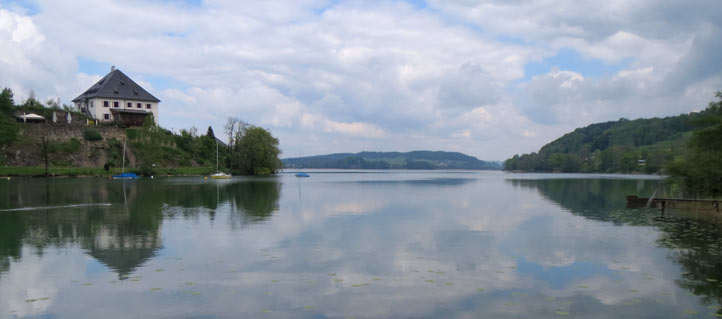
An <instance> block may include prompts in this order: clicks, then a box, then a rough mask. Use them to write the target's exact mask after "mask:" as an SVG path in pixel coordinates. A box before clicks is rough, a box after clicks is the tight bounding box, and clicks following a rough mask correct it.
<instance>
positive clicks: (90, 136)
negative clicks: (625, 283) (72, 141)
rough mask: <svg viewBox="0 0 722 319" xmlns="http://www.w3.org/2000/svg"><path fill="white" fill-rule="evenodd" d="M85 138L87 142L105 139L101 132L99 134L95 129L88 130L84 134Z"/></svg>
mask: <svg viewBox="0 0 722 319" xmlns="http://www.w3.org/2000/svg"><path fill="white" fill-rule="evenodd" d="M83 138H85V140H86V141H91V142H92V141H100V140H102V139H103V136H102V135H100V132H98V131H97V130H95V129H92V128H86V129H85V131H84V132H83Z"/></svg>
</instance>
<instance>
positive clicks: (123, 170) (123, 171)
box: [121, 140, 128, 174]
mask: <svg viewBox="0 0 722 319" xmlns="http://www.w3.org/2000/svg"><path fill="white" fill-rule="evenodd" d="M127 141H128V140H123V169H122V171H121V174H122V173H125V142H127Z"/></svg>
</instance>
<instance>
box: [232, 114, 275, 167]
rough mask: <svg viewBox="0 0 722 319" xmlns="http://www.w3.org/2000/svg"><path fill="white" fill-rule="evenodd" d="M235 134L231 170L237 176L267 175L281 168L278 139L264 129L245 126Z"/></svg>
mask: <svg viewBox="0 0 722 319" xmlns="http://www.w3.org/2000/svg"><path fill="white" fill-rule="evenodd" d="M240 133H241V134H237V135H236V136H237V138H236V139H235V144H234V145H233V149H232V153H231V169H232V170H233V171H234V172H235V173H237V174H244V175H268V174H275V173H276V172H278V170H279V169H280V168H281V160H280V159H279V158H278V155H279V154H280V153H281V151H280V150H279V149H278V139H277V138H275V137H273V135H271V132H269V131H267V130H266V129H263V128H260V127H257V126H252V125H247V126H245V127H244V128H243V129H242V130H241V132H240Z"/></svg>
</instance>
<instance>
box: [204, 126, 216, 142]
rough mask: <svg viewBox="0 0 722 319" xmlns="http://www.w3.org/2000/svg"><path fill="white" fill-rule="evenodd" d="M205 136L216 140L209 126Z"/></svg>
mask: <svg viewBox="0 0 722 319" xmlns="http://www.w3.org/2000/svg"><path fill="white" fill-rule="evenodd" d="M206 136H208V137H210V138H212V139H215V138H216V134H215V133H213V128H212V127H211V126H210V125H209V126H208V131H207V132H206Z"/></svg>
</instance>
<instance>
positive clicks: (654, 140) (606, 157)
mask: <svg viewBox="0 0 722 319" xmlns="http://www.w3.org/2000/svg"><path fill="white" fill-rule="evenodd" d="M702 114H704V111H703V112H697V113H695V112H693V113H689V114H681V115H677V116H670V117H665V118H649V119H636V120H628V119H624V118H622V119H619V120H618V121H610V122H604V123H596V124H591V125H589V126H586V127H583V128H577V129H575V130H574V131H573V132H570V133H567V134H564V136H562V137H560V138H558V139H556V140H554V141H552V142H550V143H548V144H546V145H544V146H542V148H541V149H540V150H539V152H536V153H530V154H523V155H514V157H512V158H510V159H507V160H506V161H504V170H508V171H526V172H570V173H573V172H583V173H591V172H604V173H648V174H651V173H663V170H664V168H665V166H666V165H667V164H668V163H670V162H671V161H673V160H674V159H676V158H679V157H680V156H682V155H683V154H685V153H686V152H687V147H686V145H687V141H688V140H689V138H690V136H691V135H692V129H693V125H692V122H694V120H695V119H697V118H699V117H700V116H701V115H702Z"/></svg>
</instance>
